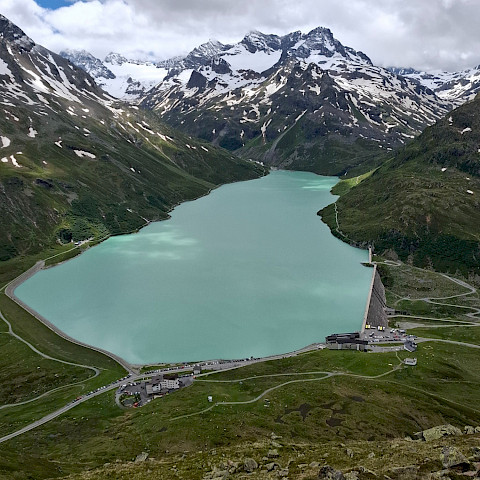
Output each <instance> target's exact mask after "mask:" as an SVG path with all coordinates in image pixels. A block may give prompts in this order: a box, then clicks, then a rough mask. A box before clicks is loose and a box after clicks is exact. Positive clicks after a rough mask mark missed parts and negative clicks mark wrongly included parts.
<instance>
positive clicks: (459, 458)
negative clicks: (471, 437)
mask: <svg viewBox="0 0 480 480" xmlns="http://www.w3.org/2000/svg"><path fill="white" fill-rule="evenodd" d="M440 461H441V462H442V465H443V467H444V468H452V467H461V468H462V470H466V469H468V468H469V466H470V463H469V461H468V460H467V459H466V457H465V456H464V455H463V454H462V453H461V452H460V450H458V448H457V447H443V449H442V453H441V454H440Z"/></svg>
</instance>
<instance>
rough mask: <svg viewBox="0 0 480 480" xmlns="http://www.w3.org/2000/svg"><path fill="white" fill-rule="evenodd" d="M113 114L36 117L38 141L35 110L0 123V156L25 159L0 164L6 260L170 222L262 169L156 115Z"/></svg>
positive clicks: (0, 252)
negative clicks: (183, 206) (193, 203)
mask: <svg viewBox="0 0 480 480" xmlns="http://www.w3.org/2000/svg"><path fill="white" fill-rule="evenodd" d="M108 114H110V115H111V112H109V111H108V110H106V109H105V111H102V110H100V111H98V110H97V112H94V113H92V112H90V113H89V117H88V118H82V117H81V116H80V115H79V116H78V117H71V116H70V115H68V114H67V113H58V114H57V115H56V116H55V117H54V118H53V119H52V118H48V117H45V119H44V118H40V119H38V120H37V119H35V120H36V121H35V123H34V125H35V129H36V130H37V132H38V133H37V136H36V137H35V138H29V137H28V135H27V133H28V131H29V127H28V125H29V118H30V116H31V112H29V111H28V110H26V109H23V110H22V109H19V108H17V109H16V110H15V115H16V117H17V118H18V119H19V120H18V121H15V122H11V121H8V120H7V119H6V118H5V117H2V118H1V119H0V131H1V132H2V135H4V136H5V137H7V138H8V139H9V140H10V142H11V143H10V145H9V146H8V147H7V148H3V149H0V155H2V156H3V155H4V157H3V158H5V159H7V160H9V159H10V155H14V156H15V158H16V159H17V162H18V164H19V165H21V167H18V168H17V167H15V166H14V165H13V164H12V163H11V161H8V162H1V163H0V199H1V200H0V261H5V260H7V259H9V258H11V257H14V256H17V255H22V254H26V253H35V252H38V251H40V250H42V249H44V248H45V247H47V246H50V245H52V244H55V243H56V242H64V243H67V242H70V241H79V240H84V239H86V238H89V237H92V236H99V237H101V236H105V235H107V234H116V233H122V232H129V231H132V230H135V229H137V228H139V227H141V226H142V225H144V224H145V223H146V221H147V220H158V219H162V218H166V217H167V212H168V211H169V210H170V209H171V208H172V206H174V205H175V204H177V203H179V202H181V201H183V200H186V199H192V198H195V197H198V196H200V195H204V194H205V193H207V192H208V191H209V190H210V189H212V188H214V187H215V186H217V185H219V184H221V183H225V182H230V181H234V180H242V179H248V178H254V177H256V176H258V175H260V174H261V173H262V171H261V170H260V169H259V168H258V167H254V166H253V164H247V163H246V162H243V161H241V160H239V159H236V158H234V157H233V156H232V155H231V154H229V153H226V152H224V151H222V150H220V149H218V148H215V147H212V146H210V145H208V146H206V145H203V144H200V143H199V142H196V141H194V140H191V139H190V138H188V137H186V136H184V135H182V134H179V133H177V132H173V131H172V130H171V129H169V128H167V127H165V126H164V125H161V124H159V123H158V122H157V121H156V120H155V118H154V117H153V116H152V115H148V113H143V112H138V111H135V110H127V109H124V110H119V111H118V113H117V115H116V117H114V118H109V115H108ZM72 118H73V119H72ZM142 122H144V123H142ZM159 134H160V135H161V136H160V135H159ZM55 142H57V144H56V143H55ZM187 145H188V146H187ZM19 151H20V152H22V153H21V154H16V152H19ZM76 151H77V152H87V153H88V154H89V156H87V155H84V156H82V157H79V156H78V154H77V153H76Z"/></svg>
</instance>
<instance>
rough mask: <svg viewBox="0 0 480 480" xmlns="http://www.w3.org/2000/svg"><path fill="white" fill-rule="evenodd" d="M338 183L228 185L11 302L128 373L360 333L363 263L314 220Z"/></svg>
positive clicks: (301, 179) (101, 248)
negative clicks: (119, 360) (112, 356)
mask: <svg viewBox="0 0 480 480" xmlns="http://www.w3.org/2000/svg"><path fill="white" fill-rule="evenodd" d="M336 182H337V178H334V177H321V176H318V175H314V174H312V173H305V172H286V171H275V172H272V173H271V174H270V175H268V176H267V177H264V178H260V179H257V180H251V181H247V182H240V183H234V184H230V185H224V186H222V187H220V188H218V189H216V190H214V191H213V192H212V193H211V194H210V195H207V196H206V197H202V198H200V199H198V200H195V201H192V202H186V203H183V204H182V205H180V206H178V207H176V208H175V210H174V211H173V212H172V218H171V219H169V220H167V221H163V222H156V223H152V224H150V225H149V226H147V227H145V228H144V229H142V230H141V231H140V232H139V233H137V234H133V235H124V236H118V237H112V238H110V239H108V240H107V241H105V242H103V243H102V244H100V245H98V246H96V247H94V248H91V249H89V250H87V251H86V252H85V253H84V254H82V255H80V256H78V257H76V258H74V259H73V260H70V261H68V262H66V263H63V264H61V265H59V266H57V267H54V268H50V269H47V270H43V271H40V272H39V273H37V274H36V275H34V276H33V277H32V278H30V279H29V280H27V281H26V282H25V283H24V284H22V285H20V286H19V287H18V288H17V289H16V291H15V293H16V295H17V296H18V297H19V298H20V299H21V300H23V301H24V302H25V303H27V304H28V305H30V306H31V307H32V308H33V309H35V310H36V311H37V312H39V313H40V314H42V315H43V316H44V317H46V318H48V319H49V320H50V321H51V322H52V323H54V324H55V325H56V326H57V327H58V328H60V329H61V330H63V331H64V332H66V333H67V334H68V335H71V336H72V337H74V338H77V339H78V340H81V341H82V342H86V343H88V344H91V345H95V346H97V347H101V348H104V349H107V350H109V351H111V352H114V353H116V354H118V355H120V356H121V357H123V358H125V359H126V360H128V361H130V362H132V363H153V362H160V361H162V362H177V361H195V360H206V359H214V358H229V359H230V358H242V357H250V356H252V355H253V356H255V357H257V356H265V355H270V354H275V353H284V352H288V351H292V350H295V349H298V348H301V347H304V346H306V345H308V344H311V343H313V342H317V341H324V337H325V335H328V334H330V333H334V332H346V331H355V330H358V329H359V328H360V327H361V323H362V319H363V313H364V310H365V304H366V300H367V294H368V289H369V286H370V280H371V275H372V270H371V269H370V268H366V267H364V266H362V265H361V262H365V261H368V254H367V252H366V251H363V250H359V249H355V248H353V247H350V246H349V245H347V244H345V243H343V242H341V241H340V240H338V239H336V238H335V237H333V235H332V234H331V233H330V231H329V229H328V227H327V226H326V225H325V224H324V223H323V222H322V221H321V220H320V218H319V217H318V216H317V215H316V212H317V211H318V210H319V209H321V208H322V207H324V206H326V205H328V204H329V203H331V202H332V201H333V200H334V197H333V196H332V195H331V194H330V193H329V191H330V189H331V187H332V186H333V185H334V184H335V183H336Z"/></svg>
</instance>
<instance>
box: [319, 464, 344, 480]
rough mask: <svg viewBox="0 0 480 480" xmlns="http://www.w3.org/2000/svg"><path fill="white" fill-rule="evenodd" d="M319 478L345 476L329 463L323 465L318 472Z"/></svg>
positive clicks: (328, 479)
mask: <svg viewBox="0 0 480 480" xmlns="http://www.w3.org/2000/svg"><path fill="white" fill-rule="evenodd" d="M318 478H319V479H320V480H345V476H344V475H343V473H342V472H341V471H340V470H335V469H334V468H333V467H331V466H330V465H325V466H323V467H322V468H320V471H319V472H318Z"/></svg>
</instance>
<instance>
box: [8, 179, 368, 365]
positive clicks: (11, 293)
mask: <svg viewBox="0 0 480 480" xmlns="http://www.w3.org/2000/svg"><path fill="white" fill-rule="evenodd" d="M287 171H288V170H287ZM269 173H270V171H269V172H267V173H266V174H265V175H262V176H259V177H257V178H253V179H248V180H243V181H250V180H258V179H260V178H263V177H265V176H267V175H268V174H269ZM312 173H313V172H312ZM231 183H238V182H229V183H225V184H221V185H217V186H214V187H212V188H210V189H209V190H208V192H206V193H205V194H202V195H199V196H197V197H195V198H192V199H188V200H184V201H180V202H177V203H176V204H174V205H172V206H171V207H170V209H169V210H168V211H167V212H166V213H167V217H166V218H163V219H158V220H147V219H145V218H144V217H142V218H143V219H144V220H145V221H146V223H145V224H144V225H142V226H140V227H138V228H136V229H134V230H132V231H130V232H126V233H119V234H116V235H107V236H105V237H103V238H101V239H99V240H96V241H95V242H96V243H95V245H92V247H90V246H89V247H87V248H86V249H84V250H81V249H79V248H78V247H74V248H72V249H71V250H67V251H66V252H61V253H59V254H56V255H53V256H51V257H48V258H46V259H44V260H39V261H37V263H36V264H35V265H34V266H32V267H31V268H30V269H28V270H26V271H25V272H23V273H22V274H20V275H19V276H18V277H16V278H15V279H13V280H12V281H11V282H9V283H8V284H7V285H5V286H4V287H3V288H4V290H5V294H6V296H7V297H8V298H10V299H11V300H12V301H13V302H15V303H16V304H17V305H18V306H19V307H20V308H22V309H23V310H25V311H26V312H28V313H29V314H30V315H32V316H33V317H34V318H35V319H37V320H38V321H40V322H41V323H42V324H43V325H45V326H46V327H47V328H49V329H50V330H52V331H53V332H54V333H55V334H57V335H59V336H60V337H61V338H63V339H64V340H67V341H69V342H71V343H73V344H75V345H79V346H82V347H85V348H89V349H91V350H94V351H97V352H99V353H102V354H104V355H106V356H108V357H109V358H111V359H113V360H114V361H116V362H117V363H118V364H120V365H121V366H122V367H123V368H125V369H126V370H127V371H128V372H129V373H137V372H138V371H139V369H141V368H143V367H145V366H148V365H153V364H161V363H165V362H161V361H158V362H155V361H154V362H148V363H143V364H136V363H130V362H128V361H127V360H125V359H124V358H122V357H120V356H119V355H117V354H115V353H113V352H110V351H108V350H105V349H103V348H101V347H96V346H94V345H90V344H88V343H84V342H82V341H80V340H77V339H75V338H73V337H71V336H70V335H68V334H66V333H65V332H64V331H63V330H61V329H60V328H58V327H57V326H55V325H54V324H53V323H52V322H50V321H49V320H48V319H46V318H45V317H44V316H42V315H41V314H40V313H39V312H37V311H36V310H35V309H33V308H32V307H30V306H29V305H28V304H26V303H25V302H23V301H22V300H20V299H19V298H18V297H17V296H16V295H15V289H16V288H17V287H19V286H20V285H21V284H22V283H24V282H25V281H27V280H28V279H29V278H31V277H32V276H33V275H35V274H36V273H38V272H39V271H40V270H43V269H48V268H52V267H54V266H57V265H61V264H63V263H66V262H68V261H69V260H73V259H74V258H76V257H77V256H78V255H81V254H82V253H84V252H85V251H86V250H88V249H89V248H93V247H95V246H97V245H100V244H101V243H103V242H104V241H105V240H108V239H109V238H111V237H113V236H122V235H132V234H135V233H139V232H140V231H141V230H142V229H143V228H145V227H147V226H149V225H150V224H151V223H154V222H161V221H165V220H169V219H170V218H171V215H170V213H171V212H173V210H174V209H175V208H176V207H178V206H179V205H181V204H183V203H187V202H192V201H195V200H198V199H199V198H202V197H204V196H207V195H209V194H210V193H211V192H212V191H213V190H216V189H217V188H220V187H222V186H224V185H228V184H231ZM352 246H353V245H352ZM354 247H356V248H359V249H360V250H364V249H363V248H360V247H358V246H354ZM77 248H78V250H79V252H78V254H76V255H74V256H73V257H71V258H67V259H65V260H63V261H60V262H58V263H55V264H53V265H48V266H46V265H45V262H46V261H48V260H50V259H52V258H54V257H56V256H61V255H64V254H66V253H68V252H70V251H72V250H75V249H77ZM370 258H371V250H370V252H369V260H370ZM373 270H374V271H373V275H372V282H371V285H370V289H369V291H368V295H367V303H366V309H365V314H364V318H363V323H362V325H361V331H363V329H364V327H365V319H366V317H367V314H368V308H369V303H370V298H371V294H372V285H373V279H374V278H375V270H376V266H375V268H374V269H373ZM322 345H325V344H324V342H314V343H311V344H309V345H306V346H304V347H301V348H298V349H296V350H292V351H289V352H282V353H278V354H271V355H268V356H264V357H255V360H254V361H256V362H259V361H268V360H275V359H279V358H285V357H286V356H294V355H297V354H299V353H304V352H307V351H312V350H316V349H319V348H321V346H322ZM239 360H242V359H219V358H215V359H201V360H197V361H196V362H195V363H203V362H232V361H239ZM167 363H169V362H167ZM174 363H175V364H182V363H185V364H186V363H193V362H192V361H188V360H185V361H182V362H174Z"/></svg>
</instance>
